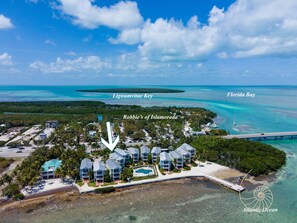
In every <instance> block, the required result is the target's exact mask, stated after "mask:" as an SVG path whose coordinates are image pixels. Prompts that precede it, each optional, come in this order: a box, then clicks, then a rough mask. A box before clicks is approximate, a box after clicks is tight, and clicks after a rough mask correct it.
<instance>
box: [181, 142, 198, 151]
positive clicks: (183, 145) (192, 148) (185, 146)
mask: <svg viewBox="0 0 297 223" xmlns="http://www.w3.org/2000/svg"><path fill="white" fill-rule="evenodd" d="M180 147H182V148H183V149H186V150H187V151H192V150H195V148H194V147H192V146H190V145H189V144H187V143H183V144H182V145H181V146H180Z"/></svg>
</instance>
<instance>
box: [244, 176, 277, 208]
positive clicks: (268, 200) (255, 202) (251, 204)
mask: <svg viewBox="0 0 297 223" xmlns="http://www.w3.org/2000/svg"><path fill="white" fill-rule="evenodd" d="M250 172H251V171H249V172H248V173H247V174H246V175H245V177H244V178H243V179H242V181H241V185H242V186H243V181H244V179H245V178H246V177H247V175H248V174H249V173H250ZM239 198H240V201H241V203H242V204H243V205H244V206H245V208H244V212H277V211H278V209H270V207H271V205H272V204H273V193H272V191H271V190H270V189H269V188H268V187H266V186H258V187H256V188H255V189H254V190H253V191H245V192H240V193H239Z"/></svg>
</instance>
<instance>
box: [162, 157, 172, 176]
mask: <svg viewBox="0 0 297 223" xmlns="http://www.w3.org/2000/svg"><path fill="white" fill-rule="evenodd" d="M171 164H172V160H171V157H170V155H169V153H167V152H162V153H161V154H160V168H162V169H163V170H165V171H170V170H171Z"/></svg>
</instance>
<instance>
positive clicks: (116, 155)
mask: <svg viewBox="0 0 297 223" xmlns="http://www.w3.org/2000/svg"><path fill="white" fill-rule="evenodd" d="M109 158H110V159H113V160H122V159H124V158H123V157H122V156H121V155H120V154H118V153H111V154H109Z"/></svg>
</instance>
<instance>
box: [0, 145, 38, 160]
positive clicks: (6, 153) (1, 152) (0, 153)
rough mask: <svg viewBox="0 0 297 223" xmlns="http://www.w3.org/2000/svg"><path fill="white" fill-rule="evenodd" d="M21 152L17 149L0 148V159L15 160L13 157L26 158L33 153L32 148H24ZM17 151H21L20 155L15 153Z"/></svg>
mask: <svg viewBox="0 0 297 223" xmlns="http://www.w3.org/2000/svg"><path fill="white" fill-rule="evenodd" d="M23 148H25V149H23V150H19V149H18V148H9V147H7V146H3V147H0V157H4V158H15V157H28V156H29V155H30V154H31V153H32V152H33V151H34V149H33V147H32V146H29V147H28V146H24V147H23ZM17 151H22V152H21V153H17Z"/></svg>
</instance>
